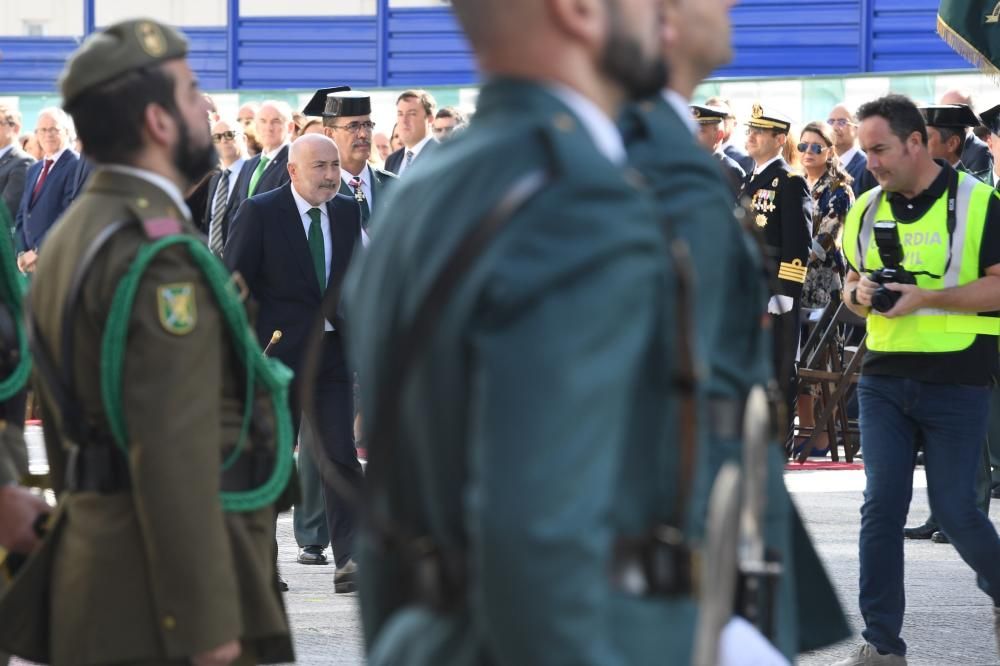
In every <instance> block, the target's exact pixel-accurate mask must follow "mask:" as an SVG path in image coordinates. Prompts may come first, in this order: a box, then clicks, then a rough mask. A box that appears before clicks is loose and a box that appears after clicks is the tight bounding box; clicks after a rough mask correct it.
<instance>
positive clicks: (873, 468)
mask: <svg viewBox="0 0 1000 666" xmlns="http://www.w3.org/2000/svg"><path fill="white" fill-rule="evenodd" d="M858 400H859V404H860V414H861V449H862V451H863V453H864V462H865V476H866V478H867V483H866V487H865V503H864V505H863V506H862V507H861V536H860V539H859V544H858V548H859V551H860V559H861V584H860V594H859V606H860V608H861V616H862V618H864V621H865V630H864V632H863V636H864V638H865V640H866V641H868V642H869V643H871V644H872V645H874V646H875V647H876V648H878V649H879V650H880V651H882V652H891V653H893V654H898V655H905V654H906V643H905V642H903V639H902V638H900V636H899V632H900V630H901V629H902V626H903V610H904V608H905V606H906V597H905V594H904V592H903V526H904V525H905V523H906V514H907V511H908V510H909V507H910V498H911V497H912V495H913V465H914V460H915V458H916V448H915V443H914V440H915V437H916V434H917V432H920V433H922V434H923V437H924V461H925V463H926V465H925V470H926V473H927V494H928V498H929V500H930V505H931V511H933V513H934V515H935V516H936V517H937V521H938V523H939V525H940V526H941V530H942V531H943V532H944V533H945V534H946V535H948V538H949V539H951V543H952V544H953V545H954V546H955V549H956V550H957V551H958V554H959V555H961V556H962V559H963V560H965V561H966V563H967V564H968V565H969V566H971V567H972V568H973V570H975V572H976V573H977V574H978V582H979V587H980V588H981V589H982V590H983V591H984V592H986V594H988V595H989V596H990V597H992V598H993V603H994V604H995V605H1000V537H997V533H996V530H995V529H993V524H992V523H991V522H990V521H989V518H987V517H986V515H985V514H983V512H981V511H979V510H978V509H977V508H976V497H975V492H974V487H975V478H976V468H977V467H978V466H979V465H981V457H980V456H981V455H982V446H983V441H984V440H985V439H986V426H987V416H988V413H989V401H990V388H989V387H986V386H962V385H956V384H929V383H925V382H918V381H914V380H910V379H902V378H899V377H880V376H865V375H863V376H862V377H861V381H860V383H859V385H858Z"/></svg>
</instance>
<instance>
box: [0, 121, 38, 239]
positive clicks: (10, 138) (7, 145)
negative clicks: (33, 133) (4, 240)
mask: <svg viewBox="0 0 1000 666" xmlns="http://www.w3.org/2000/svg"><path fill="white" fill-rule="evenodd" d="M20 134H21V114H20V113H18V112H17V111H15V110H14V109H12V108H11V107H9V106H7V105H6V104H0V201H3V203H4V204H6V205H7V212H9V213H10V219H11V221H12V222H13V220H14V216H15V215H16V214H17V207H18V205H19V204H20V203H21V196H22V195H23V194H24V178H25V174H26V173H27V171H28V167H29V166H31V165H32V164H34V163H35V158H33V157H31V155H28V153H26V152H24V151H23V150H21V143H20V141H18V136H20ZM11 231H13V229H11Z"/></svg>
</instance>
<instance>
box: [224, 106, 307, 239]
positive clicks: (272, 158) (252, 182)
mask: <svg viewBox="0 0 1000 666" xmlns="http://www.w3.org/2000/svg"><path fill="white" fill-rule="evenodd" d="M253 122H254V128H255V129H256V130H257V140H258V141H260V144H261V146H262V147H263V150H262V151H261V153H260V155H254V156H253V157H252V158H250V159H249V160H248V161H247V163H246V165H245V166H244V168H243V170H242V172H241V173H240V177H239V178H237V179H236V187H235V189H234V190H233V196H231V197H230V199H229V207H228V208H227V209H226V215H227V219H229V220H233V219H234V218H235V216H236V211H237V210H238V209H239V207H240V204H242V203H243V202H244V201H246V200H247V199H249V198H250V197H252V196H254V195H255V194H263V193H264V192H270V191H271V190H273V189H275V188H278V187H281V186H282V185H284V184H285V183H287V182H288V169H287V166H288V146H289V145H290V144H291V140H292V132H293V131H294V129H295V123H294V122H292V108H291V107H290V106H288V104H287V103H285V102H279V101H276V100H268V101H266V102H263V103H261V105H260V108H259V109H258V110H257V115H256V116H254V119H253Z"/></svg>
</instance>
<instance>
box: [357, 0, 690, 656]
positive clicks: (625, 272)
mask: <svg viewBox="0 0 1000 666" xmlns="http://www.w3.org/2000/svg"><path fill="white" fill-rule="evenodd" d="M453 6H454V8H455V11H456V14H457V16H458V18H459V20H460V21H461V23H462V25H463V27H464V29H465V31H466V34H467V35H468V37H469V40H470V41H471V43H472V45H473V47H474V49H475V51H476V55H477V58H478V60H479V63H480V65H481V67H482V69H483V70H484V72H485V75H486V77H487V83H486V85H485V86H484V88H483V90H482V93H481V95H480V97H479V104H478V112H477V113H476V116H475V118H474V120H473V121H472V124H471V125H470V127H469V129H468V130H467V131H466V133H465V134H464V135H463V137H462V139H461V140H459V141H455V142H448V143H445V144H442V146H441V148H440V150H439V153H438V155H437V157H436V158H435V159H434V160H431V161H429V162H426V163H424V164H423V165H421V164H417V165H416V166H415V167H414V168H413V171H412V172H411V173H408V175H407V177H406V178H405V179H403V180H402V181H401V183H400V184H398V185H397V189H396V192H395V193H394V194H393V195H391V197H390V199H389V200H388V201H387V202H386V204H385V208H383V209H382V211H381V212H380V213H379V214H378V216H379V219H378V221H377V223H378V224H379V229H380V236H379V242H378V243H375V244H373V245H372V246H371V248H370V249H369V251H368V255H367V256H366V257H364V261H363V262H362V263H361V264H360V265H359V266H356V267H355V269H354V270H353V272H352V273H350V274H349V277H348V285H347V287H348V288H347V308H348V313H349V316H348V317H347V321H348V322H350V323H349V336H348V347H349V350H350V353H351V356H352V357H353V359H354V362H355V368H356V370H357V371H358V373H359V376H360V380H361V387H362V388H361V391H362V413H363V414H364V418H365V426H366V429H367V432H368V434H369V437H370V449H369V456H370V457H369V468H368V470H369V477H368V480H369V483H370V485H371V487H370V497H371V501H372V502H373V508H372V510H371V511H370V514H369V517H368V528H367V530H365V531H363V535H362V537H361V539H360V541H361V544H360V546H359V549H360V551H361V555H360V557H361V562H360V581H361V585H360V596H361V608H362V619H363V624H364V631H365V640H366V643H367V647H368V650H369V663H372V664H434V665H440V664H472V663H475V664H510V665H515V664H516V665H523V664H574V665H581V664H595V665H597V664H600V665H601V666H609V665H616V664H648V663H656V662H658V661H662V660H664V659H673V656H674V655H675V654H680V655H683V654H687V653H689V651H690V644H691V641H692V636H691V635H690V631H689V629H690V627H689V626H687V625H683V624H682V623H680V622H678V620H679V619H680V618H681V617H683V616H686V615H688V614H690V613H691V612H692V608H693V605H694V602H693V598H692V594H693V592H692V578H693V572H692V571H691V567H692V558H691V555H690V553H689V551H688V550H687V549H686V546H685V544H684V543H683V534H682V533H681V529H680V528H681V526H682V524H683V522H684V521H683V520H679V518H680V517H682V516H683V515H685V514H686V512H687V511H686V505H687V500H688V497H687V493H686V492H681V491H682V489H683V488H684V487H685V483H686V481H687V480H688V479H689V478H690V476H691V474H693V468H692V466H691V465H690V464H689V461H690V460H691V459H692V458H693V457H694V455H695V451H694V450H693V442H692V441H690V440H688V439H683V441H682V438H680V437H678V432H679V431H681V430H682V428H681V424H680V421H681V418H680V417H681V409H680V405H679V403H680V401H681V400H680V399H681V397H686V398H688V402H690V397H691V396H690V391H691V387H692V381H693V379H692V376H691V372H692V371H691V369H690V368H688V367H685V365H686V363H687V362H688V361H689V360H690V358H691V355H690V354H689V353H687V350H686V349H685V346H684V342H687V343H688V344H689V343H690V341H689V340H687V341H685V340H684V338H686V337H688V335H687V334H688V331H689V330H690V329H691V326H692V321H691V320H690V318H689V317H687V316H686V315H685V314H684V312H683V311H682V310H681V309H679V307H678V303H679V301H680V300H681V299H679V298H678V291H679V288H680V282H679V280H678V275H677V268H676V262H675V261H674V260H672V259H671V257H672V249H674V245H673V241H672V240H671V239H670V234H671V233H672V232H671V231H670V229H669V227H666V226H665V225H663V224H662V223H661V216H660V215H659V213H658V211H657V210H656V207H655V204H654V202H653V200H652V198H651V197H650V196H649V195H648V194H646V193H644V192H643V191H642V190H641V189H640V188H638V187H637V184H636V182H637V181H636V179H635V177H634V176H632V175H631V174H630V170H629V168H628V166H627V164H626V151H625V147H624V145H623V142H622V139H621V135H620V134H619V133H618V131H617V130H616V127H615V125H614V123H613V122H612V118H613V117H615V116H616V114H617V113H618V111H619V107H620V105H621V104H622V103H623V102H624V101H626V100H627V99H630V98H631V99H635V98H641V97H646V96H648V95H651V94H653V93H655V92H656V91H658V90H660V89H661V88H662V87H663V84H664V69H665V68H664V67H663V63H662V57H661V54H660V41H661V35H660V31H661V30H662V28H663V23H662V15H661V12H662V9H663V4H662V2H659V1H649V0H582V1H581V0H572V1H568V0H544V1H539V0H485V1H484V0H456V1H455V2H453ZM514 144H516V145H517V146H518V150H517V151H510V150H509V147H510V146H511V145H514ZM501 154H502V155H504V159H502V160H497V159H493V158H494V157H495V156H497V155H501ZM373 293H377V294H378V295H379V296H378V298H370V296H366V295H370V294H373ZM679 387H684V395H683V396H682V390H681V388H679ZM689 416H691V415H689ZM663 558H669V559H670V561H671V562H672V563H671V565H670V566H667V567H661V568H657V567H655V566H648V565H650V564H652V563H654V562H662V561H663Z"/></svg>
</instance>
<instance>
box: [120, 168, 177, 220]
mask: <svg viewBox="0 0 1000 666" xmlns="http://www.w3.org/2000/svg"><path fill="white" fill-rule="evenodd" d="M101 168H102V169H105V170H107V171H115V172H117V173H124V174H126V175H129V176H134V177H136V178H141V179H142V180H144V181H146V182H147V183H150V184H151V185H155V186H156V187H158V188H160V189H161V190H163V191H164V193H166V195H167V196H168V197H170V200H171V201H172V202H173V203H174V205H175V206H177V208H178V210H180V212H181V215H183V216H184V217H185V219H187V220H188V221H190V220H191V209H190V208H188V206H187V204H186V203H184V196H183V195H182V194H181V191H180V189H179V188H178V187H177V186H176V185H174V184H173V183H172V182H171V181H170V180H169V179H168V178H165V177H163V176H161V175H160V174H158V173H153V172H152V171H147V170H146V169H139V168H138V167H133V166H127V165H125V164H103V165H101Z"/></svg>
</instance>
